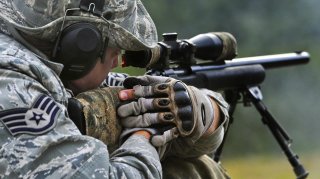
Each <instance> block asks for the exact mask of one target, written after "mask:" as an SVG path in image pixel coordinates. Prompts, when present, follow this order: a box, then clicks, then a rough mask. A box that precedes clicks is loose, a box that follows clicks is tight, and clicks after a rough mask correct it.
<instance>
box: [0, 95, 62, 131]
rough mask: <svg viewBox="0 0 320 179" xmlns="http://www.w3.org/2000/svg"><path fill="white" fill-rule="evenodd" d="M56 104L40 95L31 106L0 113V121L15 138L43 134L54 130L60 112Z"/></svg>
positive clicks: (49, 98)
mask: <svg viewBox="0 0 320 179" xmlns="http://www.w3.org/2000/svg"><path fill="white" fill-rule="evenodd" d="M60 110H61V109H60V107H59V106H58V105H57V103H56V102H55V101H54V100H53V99H52V98H51V97H49V96H47V95H41V96H40V97H39V98H38V99H37V100H36V102H35V103H34V104H33V106H32V107H31V108H30V109H28V108H17V109H10V110H5V111H1V112H0V120H1V121H2V123H3V124H4V125H5V126H6V128H7V129H8V130H9V132H10V133H11V134H12V135H13V136H16V135H18V134H24V133H26V134H32V135H40V134H44V133H46V132H48V131H50V130H51V129H53V128H54V126H55V124H56V117H57V116H58V115H57V114H59V112H60Z"/></svg>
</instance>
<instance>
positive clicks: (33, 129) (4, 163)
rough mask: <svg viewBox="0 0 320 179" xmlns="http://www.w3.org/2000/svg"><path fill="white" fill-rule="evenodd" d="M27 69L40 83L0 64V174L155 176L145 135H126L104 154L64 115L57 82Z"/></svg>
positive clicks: (103, 149) (154, 160)
mask: <svg viewBox="0 0 320 179" xmlns="http://www.w3.org/2000/svg"><path fill="white" fill-rule="evenodd" d="M17 62H19V61H17ZM15 64H17V63H15ZM18 65H19V64H18ZM21 65H23V68H28V66H27V65H25V64H21ZM32 70H34V72H36V73H38V74H40V75H39V76H41V79H42V80H43V81H42V82H39V81H38V80H35V78H36V77H35V76H36V75H34V76H31V75H26V74H27V73H18V72H16V71H17V70H16V69H13V68H12V69H11V70H4V69H0V73H1V74H2V75H1V76H0V81H1V83H0V93H1V96H0V99H1V100H0V101H1V104H0V121H1V122H0V146H1V148H0V178H161V165H160V162H159V157H158V154H157V152H156V150H155V148H154V147H153V146H151V145H150V144H149V142H148V140H146V139H145V138H143V137H142V136H131V137H130V138H129V139H128V140H127V141H126V142H125V143H124V144H123V145H122V146H121V147H120V148H119V149H117V150H116V151H114V153H113V154H111V155H110V154H109V153H108V149H107V146H106V145H105V144H103V143H102V142H101V141H99V140H97V139H94V138H92V137H89V136H84V135H81V134H80V132H79V130H78V129H77V128H76V126H75V125H74V123H73V122H72V121H71V120H70V119H69V117H68V112H67V110H66V107H65V105H66V104H64V103H63V101H67V100H66V99H63V98H64V97H63V96H60V97H59V95H60V92H59V91H56V92H54V89H55V88H59V87H55V86H54V84H53V83H52V82H53V81H54V79H50V77H52V75H50V74H46V73H48V71H47V72H43V73H42V72H40V71H41V70H40V71H39V68H38V67H34V69H32ZM26 71H28V72H29V71H31V70H30V69H26ZM46 75H47V76H46ZM30 76H31V77H30ZM48 84H51V85H48ZM48 86H51V88H49V87H48ZM58 98H59V99H58Z"/></svg>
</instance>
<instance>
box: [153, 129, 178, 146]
mask: <svg viewBox="0 0 320 179" xmlns="http://www.w3.org/2000/svg"><path fill="white" fill-rule="evenodd" d="M178 136H179V132H178V129H177V128H176V127H173V128H171V129H169V130H167V131H165V132H164V133H163V134H162V135H152V136H151V138H150V142H151V144H152V145H154V146H156V147H160V146H163V145H164V144H166V143H168V142H169V141H171V140H173V139H175V138H177V137H178Z"/></svg>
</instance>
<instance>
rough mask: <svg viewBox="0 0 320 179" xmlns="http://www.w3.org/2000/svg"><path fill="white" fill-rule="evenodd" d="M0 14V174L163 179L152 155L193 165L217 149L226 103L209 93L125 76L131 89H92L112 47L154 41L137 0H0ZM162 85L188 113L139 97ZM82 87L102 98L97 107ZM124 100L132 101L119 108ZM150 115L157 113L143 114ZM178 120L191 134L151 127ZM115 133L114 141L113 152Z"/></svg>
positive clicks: (108, 64)
mask: <svg viewBox="0 0 320 179" xmlns="http://www.w3.org/2000/svg"><path fill="white" fill-rule="evenodd" d="M0 10H1V14H0V47H1V48H0V59H1V60H0V74H1V75H0V79H1V85H0V93H1V97H0V98H1V100H0V121H1V123H0V133H1V140H0V143H1V148H0V178H47V177H48V178H109V177H110V178H161V177H162V167H161V163H160V157H161V159H163V160H165V159H167V158H168V159H169V158H170V157H171V158H173V157H179V158H188V160H189V159H190V157H195V158H197V159H199V158H201V156H203V154H208V153H210V152H212V151H213V150H214V149H215V148H216V147H217V146H218V145H219V144H220V143H221V139H222V136H223V130H224V126H225V125H226V124H227V121H228V118H227V113H226V108H227V105H226V104H225V103H224V101H223V100H222V99H221V98H220V96H218V95H217V94H216V93H214V92H211V91H200V90H198V89H196V88H194V87H189V86H186V85H185V84H183V83H182V82H179V81H175V80H173V79H168V78H161V77H148V76H145V77H137V78H128V79H126V80H125V81H127V82H125V84H126V85H125V87H126V88H129V90H123V91H121V92H120V95H119V96H120V98H118V91H120V90H121V89H122V88H120V89H119V88H116V87H114V88H112V87H109V88H100V89H98V90H97V91H95V90H93V89H95V88H97V87H98V86H99V85H100V83H101V82H102V81H103V79H104V78H105V76H106V74H107V73H108V72H109V71H110V70H111V68H112V67H113V66H114V65H115V64H116V62H117V56H118V54H119V52H120V49H124V50H143V49H148V48H153V47H154V45H155V44H156V42H157V33H156V28H155V26H154V24H153V21H152V20H151V18H150V16H149V14H148V13H147V12H146V10H145V8H144V7H143V5H142V3H141V2H140V1H139V0H128V1H124V0H113V1H109V0H107V1H103V0H91V1H87V0H73V1H69V0H68V1H67V0H62V1H52V0H49V1H44V0H33V1H20V0H1V1H0ZM161 84H165V85H164V86H165V89H170V90H169V91H168V92H169V93H170V94H171V93H172V94H178V93H179V91H181V90H182V91H183V94H187V95H185V96H183V97H181V99H182V100H187V101H188V103H187V104H186V107H187V108H188V109H189V110H187V111H186V113H174V112H172V110H178V109H180V108H181V106H178V105H175V106H173V107H172V108H170V110H169V111H171V112H169V113H161V112H160V111H157V110H158V109H159V104H156V105H153V104H151V103H150V101H153V100H154V99H153V98H156V95H157V94H155V93H153V92H150V91H149V92H148V93H143V91H145V90H148V89H149V90H150V89H155V88H157V89H158V88H159V86H161ZM162 86H163V85H162ZM131 88H134V90H132V89H131ZM86 91H89V93H86ZM90 91H93V92H94V93H96V94H99V95H103V94H105V95H103V96H102V99H103V100H104V101H103V102H104V103H99V100H92V99H96V98H95V97H96V96H97V95H92V96H91V95H89V94H91V93H90ZM185 92H187V93H185ZM75 95H76V96H77V101H80V103H81V105H82V107H81V108H79V109H81V110H82V112H83V115H84V118H85V119H84V120H81V119H82V118H81V117H82V116H81V117H78V118H80V122H79V120H78V121H77V120H76V119H78V118H77V117H74V116H77V115H74V114H73V113H74V111H76V110H72V109H74V108H73V107H72V105H70V104H73V102H72V101H73V100H70V99H74V98H71V97H74V96H75ZM126 96H127V97H126ZM130 96H134V98H135V99H136V98H139V100H138V101H140V102H139V103H136V102H131V103H125V104H124V105H120V100H123V101H126V100H130V101H131V100H132V98H131V97H130ZM145 97H148V98H150V99H152V100H144V99H145ZM89 98H90V99H89ZM100 101H101V100H100ZM172 101H174V100H173V98H168V99H165V100H164V101H163V100H162V102H165V103H166V102H169V103H170V102H171V103H172ZM111 103H112V105H108V104H111ZM95 104H96V105H95ZM97 104H98V105H97ZM99 104H102V105H99ZM121 104H122V103H121ZM197 104H199V105H197ZM118 105H120V107H119V108H118V115H119V116H121V125H120V124H119V123H117V121H116V107H117V106H118ZM70 106H71V107H70ZM160 106H161V105H160ZM135 107H138V108H135ZM167 107H168V106H165V108H167ZM136 109H138V111H137V110H136ZM144 109H145V110H144ZM149 111H155V112H156V114H152V115H149V116H148V115H143V114H147V112H149ZM101 114H104V115H102V116H101ZM158 114H159V115H158ZM179 114H180V115H181V116H183V115H187V116H193V117H191V118H190V119H189V118H188V119H187V122H188V123H191V124H192V125H189V126H188V128H192V130H188V131H193V132H192V133H188V134H186V135H182V133H181V125H179V124H177V125H176V126H175V127H172V126H171V125H169V124H165V125H162V126H170V127H169V128H168V127H164V128H163V127H161V128H158V127H157V128H155V127H152V126H150V124H157V123H161V122H162V121H163V119H164V117H166V118H168V116H169V118H170V119H172V115H175V116H177V115H179ZM141 116H143V117H141ZM159 116H160V117H159ZM219 116H220V117H219ZM71 118H72V119H73V120H74V121H75V122H73V121H72V120H71ZM176 118H178V117H176ZM145 119H146V120H145ZM131 120H132V121H131ZM176 121H183V120H181V119H180V118H179V119H176ZM83 122H84V124H83ZM79 123H80V127H81V124H83V126H84V127H85V131H82V132H83V133H84V134H86V135H82V134H81V133H80V131H79V130H78V128H77V126H76V124H77V125H78V127H79ZM110 126H111V127H110ZM122 127H124V129H123V131H122V130H118V129H121V128H122ZM109 128H111V130H109V131H111V132H110V133H108V129H109ZM101 131H102V132H101ZM103 131H107V132H103ZM112 131H115V132H112ZM111 135H113V136H111ZM117 137H120V138H121V140H120V141H121V143H119V145H116V146H115V147H113V146H112V145H111V144H114V143H116V142H115V141H116V140H117ZM98 139H99V140H98ZM208 141H209V142H208ZM109 143H110V146H108V149H107V145H106V144H109ZM117 144H118V143H117ZM204 144H205V145H204ZM181 145H183V146H181ZM184 146H186V147H188V150H183V149H182V147H184ZM169 149H170V150H169ZM108 150H109V151H108ZM111 151H112V153H111ZM168 166H169V167H170V165H169V164H168ZM171 167H172V166H171Z"/></svg>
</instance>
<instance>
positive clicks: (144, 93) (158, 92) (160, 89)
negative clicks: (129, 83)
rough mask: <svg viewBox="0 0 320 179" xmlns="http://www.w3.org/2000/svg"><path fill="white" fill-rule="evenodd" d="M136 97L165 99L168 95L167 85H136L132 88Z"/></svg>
mask: <svg viewBox="0 0 320 179" xmlns="http://www.w3.org/2000/svg"><path fill="white" fill-rule="evenodd" d="M133 89H134V94H135V96H136V97H151V96H156V97H167V96H169V94H170V91H169V90H170V88H169V84H167V83H160V84H156V85H153V86H141V85H137V86H134V87H133Z"/></svg>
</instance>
